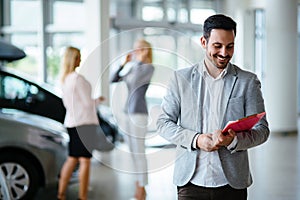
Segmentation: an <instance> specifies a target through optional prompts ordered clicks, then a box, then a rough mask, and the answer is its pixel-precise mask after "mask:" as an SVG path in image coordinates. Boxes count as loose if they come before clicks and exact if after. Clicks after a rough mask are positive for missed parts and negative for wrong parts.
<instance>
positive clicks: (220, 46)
mask: <svg viewBox="0 0 300 200" xmlns="http://www.w3.org/2000/svg"><path fill="white" fill-rule="evenodd" d="M214 47H215V48H216V49H220V48H222V45H214Z"/></svg>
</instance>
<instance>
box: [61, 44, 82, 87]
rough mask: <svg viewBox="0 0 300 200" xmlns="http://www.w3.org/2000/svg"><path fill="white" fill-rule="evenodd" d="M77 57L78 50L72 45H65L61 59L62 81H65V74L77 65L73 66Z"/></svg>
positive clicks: (78, 55)
mask: <svg viewBox="0 0 300 200" xmlns="http://www.w3.org/2000/svg"><path fill="white" fill-rule="evenodd" d="M78 57H80V50H79V49H78V48H76V47H72V46H69V47H66V50H65V53H64V56H63V61H62V76H61V82H62V83H63V82H64V81H65V78H66V76H67V75H68V74H70V73H71V72H73V71H75V68H76V67H78V66H75V65H76V61H77V59H79V58H78Z"/></svg>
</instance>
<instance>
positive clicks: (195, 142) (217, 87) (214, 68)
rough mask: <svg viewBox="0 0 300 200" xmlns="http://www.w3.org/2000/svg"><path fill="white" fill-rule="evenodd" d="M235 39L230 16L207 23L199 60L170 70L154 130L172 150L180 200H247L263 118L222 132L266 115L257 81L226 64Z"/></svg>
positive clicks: (264, 136) (263, 136) (265, 135)
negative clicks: (252, 150)
mask: <svg viewBox="0 0 300 200" xmlns="http://www.w3.org/2000/svg"><path fill="white" fill-rule="evenodd" d="M235 35H236V23H235V22H234V21H233V20H232V19H231V18H230V17H228V16H225V15H221V14H217V15H213V16H211V17H209V18H207V19H206V20H205V22H204V26H203V36H202V37H201V39H200V42H201V45H202V47H203V49H205V58H204V60H203V61H201V62H200V63H198V64H196V65H194V66H192V67H189V68H185V69H181V70H178V71H175V72H174V74H173V75H172V77H171V79H170V83H169V86H168V89H167V93H166V95H165V97H164V99H163V103H162V110H163V114H162V115H161V116H160V117H159V119H158V121H157V128H158V132H159V134H160V135H161V136H162V137H164V138H165V139H167V140H169V141H170V142H172V143H174V144H176V146H177V147H176V162H175V168H174V177H173V181H174V184H175V185H177V191H178V199H180V200H187V199H197V200H208V199H209V200H244V199H247V187H249V186H250V185H251V183H252V178H251V173H250V170H249V161H248V153H247V150H248V149H249V148H251V147H255V146H257V145H260V144H262V143H264V142H265V141H266V140H267V139H268V137H269V128H268V122H267V119H266V117H263V118H262V119H261V120H260V121H259V122H258V123H257V124H256V125H255V126H254V127H253V128H252V129H251V130H248V131H243V132H235V131H233V130H231V129H230V130H229V131H228V134H222V132H221V129H222V128H224V126H225V125H226V123H227V122H228V121H234V120H237V119H240V118H242V117H246V116H249V115H252V114H256V113H260V112H264V111H265V106H264V100H263V97H262V92H261V84H260V81H259V80H258V79H257V76H256V75H255V74H253V73H251V72H248V71H245V70H242V69H240V68H239V67H237V66H235V65H234V64H232V63H230V60H231V58H232V56H233V53H234V39H235Z"/></svg>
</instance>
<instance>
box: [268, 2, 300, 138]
mask: <svg viewBox="0 0 300 200" xmlns="http://www.w3.org/2000/svg"><path fill="white" fill-rule="evenodd" d="M297 3H298V2H297V0H289V1H282V0H267V3H266V8H265V10H266V38H267V47H266V49H267V50H266V55H267V60H266V69H265V77H264V83H265V87H264V96H265V104H266V110H267V118H268V120H269V124H270V129H271V131H272V132H293V131H296V130H297V6H298V4H297Z"/></svg>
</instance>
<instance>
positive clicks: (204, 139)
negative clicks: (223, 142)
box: [197, 133, 219, 151]
mask: <svg viewBox="0 0 300 200" xmlns="http://www.w3.org/2000/svg"><path fill="white" fill-rule="evenodd" d="M214 143H215V141H214V140H213V134H212V133H203V134H200V135H199V137H198V138H197V147H198V148H200V149H202V150H204V151H215V150H217V149H219V147H218V146H216V145H214Z"/></svg>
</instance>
